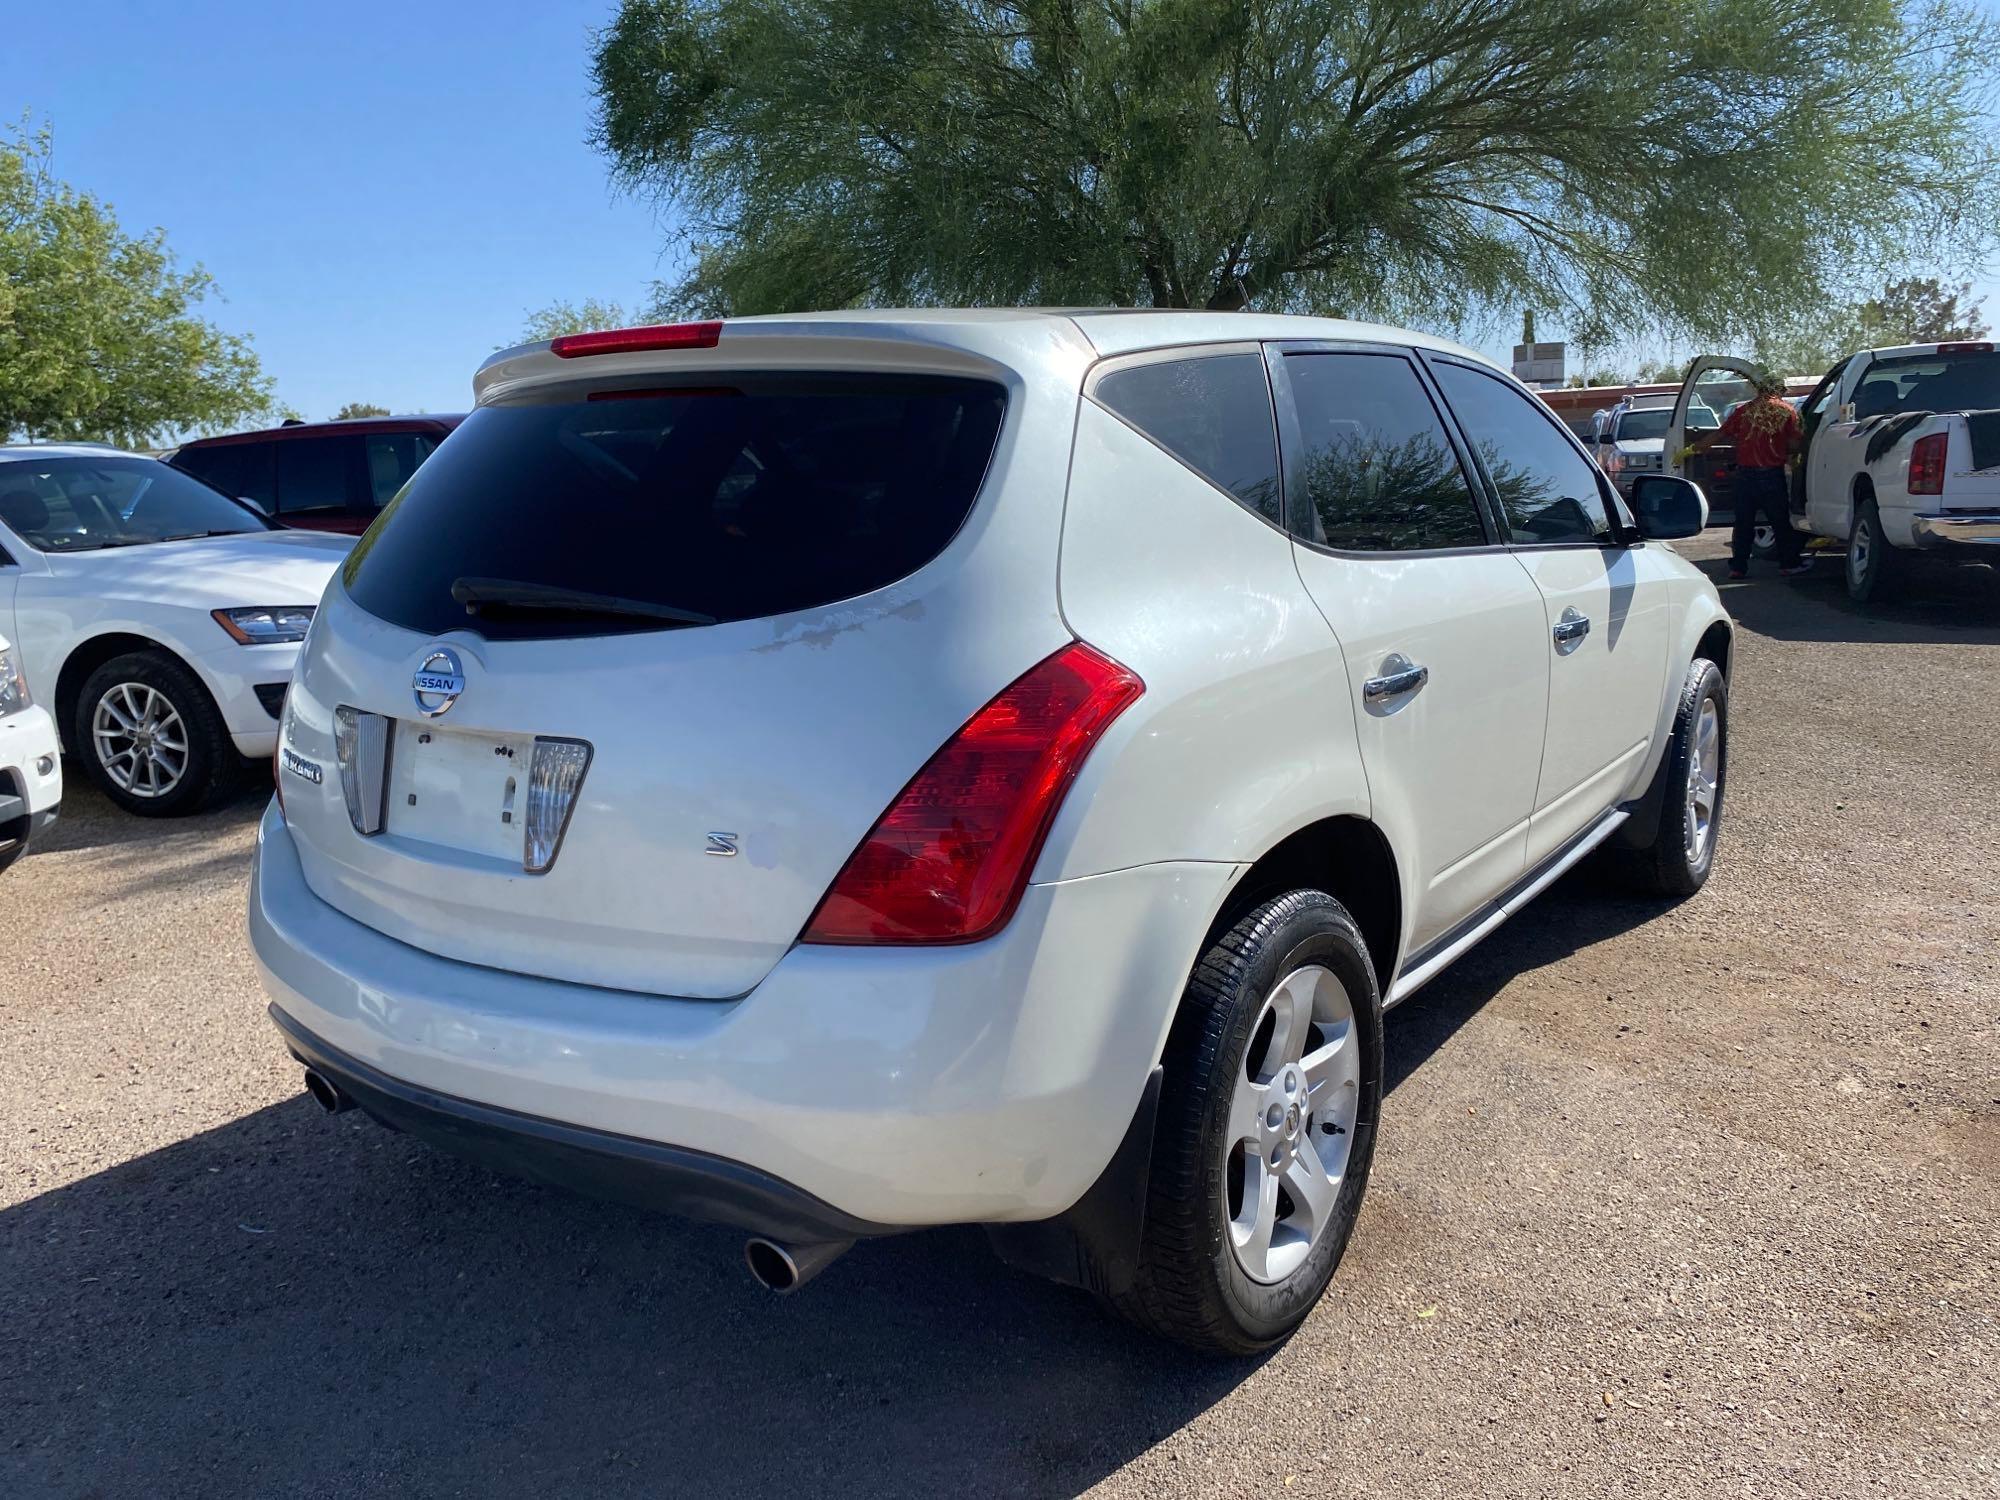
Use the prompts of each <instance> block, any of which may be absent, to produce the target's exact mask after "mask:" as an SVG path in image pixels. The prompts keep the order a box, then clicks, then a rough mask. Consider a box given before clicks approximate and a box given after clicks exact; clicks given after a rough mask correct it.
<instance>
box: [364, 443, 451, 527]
mask: <svg viewBox="0 0 2000 1500" xmlns="http://www.w3.org/2000/svg"><path fill="white" fill-rule="evenodd" d="M363 442H365V443H366V445H367V448H368V492H369V499H370V503H371V505H372V508H373V509H375V510H380V509H381V508H382V507H383V506H385V505H387V504H388V503H389V502H390V501H391V500H393V499H395V498H396V491H398V490H400V489H401V488H402V487H403V486H404V485H405V484H407V483H408V482H409V478H410V476H411V475H412V474H414V473H416V472H417V465H419V464H421V463H422V462H423V461H424V460H425V459H426V458H429V457H430V453H431V449H432V448H434V447H436V446H437V445H436V444H435V443H433V442H432V441H431V440H430V439H429V438H428V437H425V436H424V435H423V434H422V433H416V432H375V433H370V434H369V435H368V436H367V437H366V438H365V439H363Z"/></svg>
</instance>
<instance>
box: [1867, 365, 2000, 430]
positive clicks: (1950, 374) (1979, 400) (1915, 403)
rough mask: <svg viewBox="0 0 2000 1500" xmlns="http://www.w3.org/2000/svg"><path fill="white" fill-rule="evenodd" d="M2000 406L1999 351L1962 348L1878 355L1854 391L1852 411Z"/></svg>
mask: <svg viewBox="0 0 2000 1500" xmlns="http://www.w3.org/2000/svg"><path fill="white" fill-rule="evenodd" d="M1992 407H2000V353H1989V352H1987V351H1985V350H1967V351H1964V352H1961V353H1953V354H1920V355H1916V356H1914V357H1911V358H1907V359H1884V360H1877V361H1876V362H1875V363H1874V364H1871V365H1870V366H1869V367H1868V370H1867V373H1866V374H1864V375H1863V376H1862V377H1861V384H1860V385H1859V386H1857V387H1855V391H1854V415H1855V416H1856V417H1881V416H1888V415H1890V414H1891V413H1895V412H1905V411H1985V410H1988V409H1989V408H1992Z"/></svg>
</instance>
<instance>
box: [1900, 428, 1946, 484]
mask: <svg viewBox="0 0 2000 1500" xmlns="http://www.w3.org/2000/svg"><path fill="white" fill-rule="evenodd" d="M1950 448H1951V434H1950V433H1948V432H1933V433H1932V434H1930V436H1928V437H1920V438H1918V439H1917V440H1916V441H1915V442H1914V443H1912V444H1910V493H1911V494H1912V495H1942V494H1943V493H1944V461H1945V457H1946V454H1947V453H1948V451H1949V450H1950Z"/></svg>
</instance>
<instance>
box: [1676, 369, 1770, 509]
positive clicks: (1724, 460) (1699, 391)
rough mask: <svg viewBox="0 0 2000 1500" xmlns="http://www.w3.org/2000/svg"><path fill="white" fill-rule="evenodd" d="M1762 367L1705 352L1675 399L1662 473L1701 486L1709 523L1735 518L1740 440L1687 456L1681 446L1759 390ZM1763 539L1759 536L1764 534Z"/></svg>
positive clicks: (1721, 422)
mask: <svg viewBox="0 0 2000 1500" xmlns="http://www.w3.org/2000/svg"><path fill="white" fill-rule="evenodd" d="M1764 378H1765V377H1764V371H1763V369H1762V367H1761V366H1759V365H1757V364H1755V363H1754V362H1752V361H1750V360H1747V359H1737V358H1735V357H1733V356H1731V355H1726V354H1704V355H1702V356H1701V358H1699V359H1697V360H1696V361H1695V362H1694V363H1693V364H1692V365H1690V366H1689V367H1688V373H1687V379H1686V380H1684V381H1682V382H1681V389H1680V394H1679V395H1678V396H1676V397H1675V398H1674V411H1673V416H1672V418H1671V419H1670V420H1669V422H1668V423H1667V440H1666V443H1665V445H1664V449H1663V451H1662V453H1661V456H1660V465H1661V472H1662V473H1666V474H1677V475H1679V476H1680V477H1681V478H1683V479H1691V480H1693V481H1694V482H1695V483H1696V484H1698V485H1700V486H1701V489H1702V493H1703V494H1705V495H1707V496H1708V524H1709V525H1711V526H1714V525H1717V524H1719V523H1722V522H1727V521H1730V520H1733V519H1734V518H1735V515H1736V445H1735V444H1733V443H1729V442H1720V443H1717V444H1715V445H1714V446H1713V447H1712V448H1709V449H1707V450H1706V451H1704V452H1701V453H1696V454H1693V455H1691V456H1690V457H1688V458H1686V459H1683V458H1682V457H1681V450H1682V449H1684V448H1686V447H1687V445H1688V443H1689V441H1690V440H1692V439H1694V438H1696V437H1699V436H1700V435H1701V434H1702V433H1704V432H1712V431H1714V430H1715V429H1716V428H1718V427H1720V426H1721V425H1722V424H1723V421H1724V420H1725V419H1726V418H1727V417H1728V415H1729V413H1730V412H1732V411H1734V410H1735V409H1736V408H1737V407H1738V406H1740V405H1742V404H1743V403H1744V402H1745V401H1748V400H1749V399H1750V398H1751V397H1752V396H1754V395H1756V394H1757V382H1758V381H1760V380H1762V379H1764ZM1760 540H1761V538H1760Z"/></svg>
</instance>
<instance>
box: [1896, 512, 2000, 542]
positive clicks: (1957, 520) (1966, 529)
mask: <svg viewBox="0 0 2000 1500" xmlns="http://www.w3.org/2000/svg"><path fill="white" fill-rule="evenodd" d="M1910 535H1911V537H1912V538H1913V539H1914V540H1915V542H1916V544H1917V545H1918V546H1919V547H1926V548H1936V549H1940V550H1942V549H1944V548H1949V547H2000V514H1996V515H1973V516H1914V517H1912V518H1911V521H1910Z"/></svg>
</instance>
